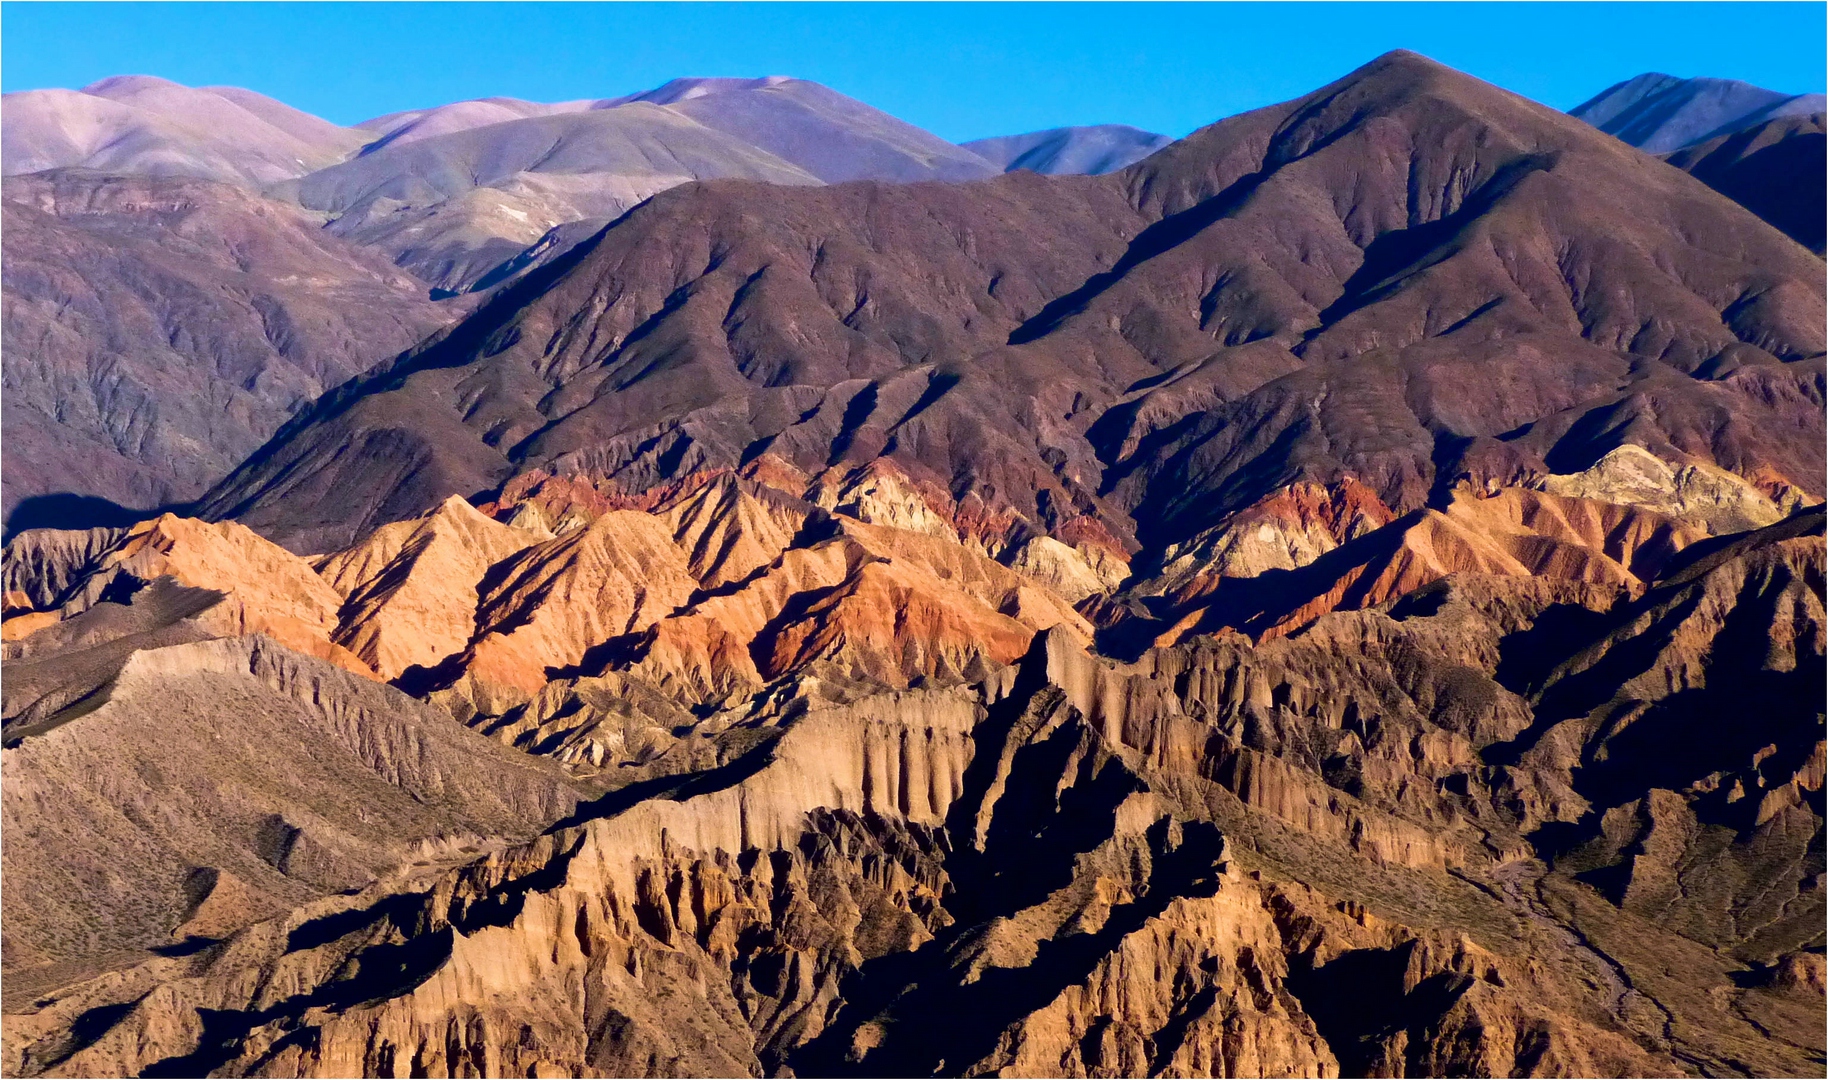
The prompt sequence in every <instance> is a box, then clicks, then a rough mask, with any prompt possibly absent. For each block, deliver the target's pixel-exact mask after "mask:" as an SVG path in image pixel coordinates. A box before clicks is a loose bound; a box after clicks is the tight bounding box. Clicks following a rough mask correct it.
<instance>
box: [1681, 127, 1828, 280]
mask: <svg viewBox="0 0 1828 1080" xmlns="http://www.w3.org/2000/svg"><path fill="white" fill-rule="evenodd" d="M1825 123H1828V117H1824V116H1823V115H1822V114H1821V113H1813V114H1810V115H1807V116H1784V117H1779V118H1777V119H1775V120H1766V121H1765V122H1763V123H1761V124H1754V125H1752V126H1751V127H1748V128H1745V129H1744V130H1742V131H1735V132H1731V133H1729V134H1726V135H1719V136H1716V137H1714V138H1712V139H1708V140H1706V141H1704V142H1699V143H1696V144H1694V145H1693V146H1685V147H1683V148H1682V149H1680V150H1677V151H1675V152H1674V153H1671V154H1668V155H1665V156H1664V159H1663V160H1665V161H1667V162H1669V163H1670V164H1671V165H1674V166H1675V167H1676V168H1678V169H1681V170H1683V171H1684V172H1687V173H1688V174H1689V175H1691V176H1693V177H1695V178H1696V179H1698V180H1700V181H1701V182H1703V183H1705V184H1706V185H1707V186H1708V187H1711V188H1713V189H1714V190H1715V191H1718V192H1719V193H1720V194H1722V195H1725V196H1726V197H1727V198H1729V199H1732V200H1733V201H1734V202H1736V203H1738V204H1739V205H1741V206H1743V207H1745V208H1746V209H1747V210H1750V211H1751V212H1752V213H1754V214H1757V215H1758V216H1759V217H1761V218H1764V219H1765V220H1766V221H1768V222H1770V223H1771V224H1772V225H1775V226H1776V227H1777V228H1778V229H1781V230H1782V231H1783V233H1784V234H1785V235H1786V236H1788V237H1790V239H1792V240H1795V241H1796V242H1797V243H1799V244H1801V245H1803V246H1804V247H1806V248H1808V249H1809V250H1810V251H1813V252H1815V253H1816V254H1817V255H1820V254H1821V253H1822V244H1823V233H1824V225H1823V218H1824V215H1828V210H1824V209H1823V207H1824V206H1825V205H1828V179H1824V177H1828V132H1825V131H1824V124H1825Z"/></svg>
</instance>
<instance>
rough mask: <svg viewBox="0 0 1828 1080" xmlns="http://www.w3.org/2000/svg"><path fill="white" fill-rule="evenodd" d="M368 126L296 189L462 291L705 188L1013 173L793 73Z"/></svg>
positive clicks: (353, 231)
mask: <svg viewBox="0 0 1828 1080" xmlns="http://www.w3.org/2000/svg"><path fill="white" fill-rule="evenodd" d="M358 126H359V128H360V129H361V130H363V131H366V132H369V133H371V134H372V135H373V136H375V138H374V139H373V141H372V142H371V143H370V144H369V145H368V146H367V147H366V148H365V149H364V150H363V152H362V154H361V155H360V156H359V157H356V158H354V159H352V160H350V161H347V162H344V163H342V164H339V165H335V166H332V167H331V168H328V169H325V170H323V171H321V172H319V173H315V174H313V175H311V176H309V177H306V178H304V179H302V180H300V181H299V182H298V183H297V184H296V185H289V186H287V187H285V188H283V189H280V190H281V191H283V192H284V193H286V194H288V195H290V196H292V197H295V198H297V199H298V201H299V202H300V203H302V204H303V205H305V206H307V207H309V208H311V209H314V210H320V211H323V212H325V213H328V214H331V215H333V216H334V217H335V219H336V220H335V223H334V225H333V226H332V227H333V229H334V231H336V232H338V233H339V234H340V235H343V236H347V237H349V238H351V239H354V240H357V241H358V242H361V243H366V244H372V245H375V246H377V247H379V248H381V249H382V250H383V251H386V252H387V253H388V255H389V256H390V257H392V258H393V259H394V260H395V261H396V262H398V263H399V264H400V265H401V266H403V267H406V268H407V269H409V270H411V271H412V272H413V273H415V274H417V275H418V276H420V277H421V278H423V279H425V280H426V281H428V282H431V283H432V284H433V285H434V286H435V287H437V288H438V289H440V290H444V291H449V292H461V291H464V290H466V289H469V288H472V287H474V286H476V285H477V283H478V282H482V281H488V282H490V283H493V282H494V281H496V280H499V279H500V278H501V277H502V276H503V275H504V274H505V273H507V272H509V271H510V270H511V269H512V267H510V266H509V263H510V262H511V260H515V259H516V258H517V257H518V256H521V255H522V253H523V252H526V251H527V250H528V249H529V247H530V246H535V245H537V246H538V247H539V250H540V251H541V252H543V253H545V254H546V255H552V254H556V253H558V252H559V251H562V250H563V248H555V247H554V246H553V245H552V244H551V243H545V244H541V243H540V241H541V240H542V238H546V236H547V234H548V232H549V231H550V230H552V229H554V228H555V227H558V226H568V225H570V226H574V227H571V228H566V229H562V230H561V231H560V232H559V233H558V234H555V235H560V236H569V237H574V238H575V237H577V236H579V235H580V234H581V235H589V233H592V232H595V231H596V230H597V229H598V228H601V227H602V226H603V225H604V224H607V223H608V222H609V220H611V219H612V218H614V217H615V216H617V215H619V214H621V213H622V212H623V211H625V210H627V209H628V208H629V207H631V206H634V205H635V204H636V203H638V202H640V201H641V200H643V199H645V198H647V197H648V196H650V195H653V194H654V193H655V192H658V191H664V190H665V189H667V188H669V187H673V186H675V185H677V184H683V183H685V182H687V181H689V180H712V179H720V178H738V179H746V180H761V181H765V182H768V183H776V184H789V185H795V184H817V183H839V182H842V181H847V180H887V181H895V182H908V181H916V180H974V179H980V178H983V177H988V176H994V175H995V174H996V172H997V170H996V169H995V168H994V167H993V166H991V165H990V164H988V163H987V162H985V161H984V160H983V159H982V158H980V157H978V156H977V155H976V154H973V153H971V152H970V151H968V150H964V149H961V148H959V147H957V146H954V145H952V144H951V143H948V142H946V141H945V140H943V139H941V138H939V137H938V136H936V135H932V134H930V133H928V132H925V131H922V130H921V129H919V128H917V127H914V126H913V125H911V124H907V123H904V122H902V121H900V120H897V119H895V118H894V117H892V116H890V115H888V114H887V113H885V112H882V111H881V110H879V109H873V108H871V107H869V106H868V105H865V104H863V103H862V102H859V101H855V100H852V99H851V98H848V97H845V96H844V95H842V94H839V93H837V92H835V91H833V90H830V89H828V88H826V87H823V86H820V85H819V84H817V83H812V82H806V81H804V80H801V79H786V78H781V77H778V76H777V77H771V78H766V79H675V80H673V81H672V82H669V83H666V84H665V85H663V86H660V87H657V88H655V89H653V90H648V91H644V92H642V93H639V94H630V95H627V96H624V97H619V98H606V99H602V100H594V101H592V100H584V101H571V102H561V103H558V104H542V103H539V102H532V101H521V100H518V99H515V98H488V99H484V100H478V101H460V102H455V103H453V104H450V105H443V106H439V107H437V108H433V109H425V110H418V111H413V112H404V113H394V114H391V115H389V116H383V117H377V118H376V119H373V120H368V121H364V122H363V123H362V124H360V125H358ZM579 222H583V223H587V224H588V225H589V226H590V227H589V228H587V229H580V228H578V227H575V224H576V223H579ZM566 246H568V245H566ZM532 257H533V256H532V255H531V254H530V255H528V256H527V257H526V258H521V259H520V260H519V262H520V263H523V264H524V263H525V262H526V261H527V259H528V258H532Z"/></svg>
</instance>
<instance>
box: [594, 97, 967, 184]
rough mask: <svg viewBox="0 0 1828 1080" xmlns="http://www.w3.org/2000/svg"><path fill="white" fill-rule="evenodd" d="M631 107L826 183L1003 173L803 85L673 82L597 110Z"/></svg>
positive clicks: (964, 152) (877, 114)
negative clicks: (653, 108)
mask: <svg viewBox="0 0 1828 1080" xmlns="http://www.w3.org/2000/svg"><path fill="white" fill-rule="evenodd" d="M632 102H649V103H651V104H655V105H664V106H666V107H667V108H669V109H672V110H673V111H674V112H676V113H678V114H680V115H681V116H686V117H690V118H691V119H693V120H696V121H698V122H699V123H701V124H703V125H705V126H706V127H709V128H715V129H716V130H718V131H722V132H725V133H727V134H730V135H734V136H736V137H738V138H741V139H744V140H747V141H748V142H750V143H752V144H754V145H756V146H759V147H761V148H762V149H764V150H766V151H768V152H769V153H771V154H774V155H775V156H777V157H779V158H781V159H782V160H784V161H790V162H792V163H793V164H795V165H797V166H799V167H800V168H802V169H805V170H806V171H807V172H809V173H811V174H813V175H814V176H816V177H818V178H819V179H821V180H823V181H825V182H826V183H828V184H839V183H843V182H844V181H846V180H892V181H896V182H901V183H907V182H912V181H917V180H979V179H982V178H984V177H987V176H994V175H996V172H997V170H996V169H994V168H991V167H989V166H987V165H986V164H985V163H984V161H983V160H982V159H981V158H980V157H979V156H978V155H976V154H974V153H972V152H971V151H970V150H968V149H962V148H960V147H957V146H954V145H953V144H951V143H949V142H947V141H945V140H944V139H941V138H940V137H939V136H937V135H934V134H932V133H931V132H927V131H923V130H921V129H920V128H917V127H915V126H914V125H913V124H910V123H907V122H906V121H903V120H897V119H896V118H895V117H893V116H890V115H889V114H888V113H885V112H883V111H882V110H880V109H873V108H871V107H870V106H868V105H865V104H864V103H862V102H861V101H857V100H855V99H853V98H848V97H845V96H844V95H843V94H840V93H838V92H837V91H836V90H832V89H830V88H829V87H825V86H821V85H819V84H818V83H815V82H807V81H806V80H804V79H788V78H784V77H782V76H779V75H774V76H770V77H768V78H765V79H674V80H673V81H672V82H669V83H667V84H665V85H664V86H660V87H657V88H655V89H653V90H649V91H646V92H645V93H640V94H631V95H629V96H628V97H623V98H615V99H612V100H610V101H607V102H603V103H602V104H601V105H600V106H599V107H604V108H614V107H616V106H621V105H627V104H630V103H632Z"/></svg>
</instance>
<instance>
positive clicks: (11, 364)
mask: <svg viewBox="0 0 1828 1080" xmlns="http://www.w3.org/2000/svg"><path fill="white" fill-rule="evenodd" d="M3 195H4V201H3V202H0V207H3V208H4V213H5V229H6V254H5V270H4V293H3V296H4V332H5V348H6V371H5V390H6V395H5V424H6V469H5V502H4V505H5V512H6V514H7V515H8V521H9V531H11V530H16V529H18V528H20V527H30V526H32V525H37V524H52V523H55V524H68V523H70V518H69V516H68V515H67V514H63V513H57V512H44V513H34V512H33V511H32V507H31V506H29V505H28V506H27V508H26V511H27V512H26V513H25V515H24V516H23V517H22V518H21V519H20V520H14V519H13V517H12V515H13V514H14V512H15V510H17V509H18V508H19V507H20V506H21V505H22V504H24V503H25V502H26V501H27V500H34V499H42V498H43V497H45V496H54V495H57V494H59V493H75V494H79V495H83V496H88V497H91V498H101V499H107V500H111V501H113V502H115V503H118V504H120V505H122V506H125V507H130V508H133V509H145V508H151V507H158V506H161V505H164V504H168V503H174V502H186V501H189V500H191V499H194V498H196V497H197V496H198V495H200V494H202V493H203V491H204V490H205V489H206V488H208V487H209V486H210V485H211V484H213V483H215V482H216V481H217V480H219V479H221V478H222V477H223V476H224V475H226V474H227V473H228V472H229V470H231V469H232V468H234V466H235V465H236V464H237V463H238V462H240V461H241V460H242V459H243V458H244V457H246V456H247V455H248V453H249V452H251V451H252V450H254V449H255V448H257V447H258V446H259V445H260V444H261V443H262V442H264V441H265V440H266V439H267V438H268V437H269V436H271V435H272V434H273V432H274V431H275V430H276V429H277V428H278V427H279V425H280V424H281V423H283V422H284V421H285V419H286V418H287V417H288V416H290V415H291V414H292V413H294V412H295V411H297V410H298V409H299V408H301V407H303V406H305V405H306V404H308V403H310V402H311V401H312V400H313V399H315V398H316V397H318V396H319V395H320V394H322V393H324V392H325V391H326V390H328V389H330V388H332V387H335V386H336V385H338V384H339V383H341V382H343V381H344V380H346V379H348V378H350V377H351V376H353V375H355V374H357V373H359V372H361V371H364V370H367V369H368V368H369V367H370V366H372V365H373V364H375V363H376V362H378V361H381V360H383V359H385V358H387V357H389V356H391V355H392V354H394V353H396V352H398V351H400V350H401V349H404V348H406V347H407V346H409V345H411V344H413V343H414V342H416V341H418V340H419V339H421V338H422V337H424V336H425V335H426V334H427V333H429V332H431V331H432V330H434V329H436V328H437V327H438V326H440V325H441V324H443V323H444V322H446V321H448V320H449V319H450V318H451V317H452V314H453V312H451V311H450V310H448V309H442V308H440V307H438V306H436V305H434V304H432V303H430V302H429V301H427V300H426V299H425V298H424V295H425V294H424V291H423V287H422V286H420V285H418V284H417V283H415V282H414V281H413V280H412V279H411V278H409V277H407V276H406V275H404V274H402V273H401V272H399V271H398V270H396V269H394V268H393V267H392V266H390V265H388V263H387V262H386V261H385V260H384V259H381V258H378V257H376V256H374V255H372V254H370V253H367V252H364V251H362V250H361V249H359V248H356V247H354V246H352V245H350V244H347V243H345V242H343V241H340V240H337V239H336V238H334V237H331V236H328V235H326V234H325V233H324V232H323V231H322V230H321V228H320V225H321V222H320V221H317V220H314V219H312V218H311V217H310V216H309V215H307V214H305V213H302V212H300V211H299V210H298V209H297V208H295V207H288V206H286V205H284V204H281V203H277V202H273V201H271V200H268V199H263V198H261V197H260V196H258V195H255V194H253V193H252V192H250V191H248V190H246V189H244V188H241V187H237V186H234V185H230V184H226V183H217V182H214V181H209V180H200V179H189V178H180V177H162V178H153V177H121V176H109V175H105V174H100V173H90V172H85V171H80V170H55V171H51V172H43V173H37V174H34V175H31V176H9V177H7V178H6V181H5V186H4V189H3ZM39 505H40V508H41V509H42V510H46V511H56V510H58V505H57V504H56V502H55V501H53V503H52V504H39Z"/></svg>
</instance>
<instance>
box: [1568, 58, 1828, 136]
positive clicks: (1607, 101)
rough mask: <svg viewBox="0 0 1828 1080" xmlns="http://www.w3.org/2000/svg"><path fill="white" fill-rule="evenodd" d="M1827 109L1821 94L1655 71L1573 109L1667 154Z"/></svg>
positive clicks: (1614, 132) (1826, 100) (1598, 124)
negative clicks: (1754, 127) (1708, 140)
mask: <svg viewBox="0 0 1828 1080" xmlns="http://www.w3.org/2000/svg"><path fill="white" fill-rule="evenodd" d="M1824 109H1828V98H1824V97H1823V96H1822V95H1821V94H1782V93H1778V92H1777V91H1775V90H1765V89H1763V88H1761V87H1757V86H1753V85H1752V84H1751V83H1744V82H1739V81H1737V80H1734V79H1678V78H1676V77H1675V76H1674V75H1663V74H1659V73H1657V72H1650V73H1647V74H1644V75H1639V76H1638V77H1637V78H1635V79H1627V80H1626V81H1624V82H1622V83H1619V84H1618V85H1616V86H1612V87H1608V88H1607V89H1606V90H1604V91H1602V92H1601V93H1600V94H1599V95H1598V96H1596V97H1594V98H1593V99H1592V100H1590V101H1587V102H1584V103H1582V104H1580V105H1577V106H1575V107H1574V108H1572V109H1570V110H1568V112H1569V114H1570V115H1572V116H1576V117H1579V118H1580V119H1582V120H1585V121H1586V122H1587V123H1589V124H1592V125H1593V126H1594V127H1596V128H1599V129H1600V130H1601V131H1604V132H1606V133H1607V134H1608V135H1616V136H1618V137H1619V138H1620V139H1623V140H1624V141H1626V142H1628V143H1630V144H1631V145H1633V146H1635V147H1637V148H1638V149H1640V150H1646V151H1649V152H1650V153H1653V154H1666V153H1668V152H1670V151H1671V150H1678V149H1681V148H1682V147H1684V146H1689V145H1691V144H1693V143H1697V142H1701V141H1703V140H1705V139H1711V138H1715V137H1716V136H1720V135H1727V134H1731V133H1732V132H1735V131H1739V130H1742V129H1744V128H1748V127H1751V126H1752V125H1754V124H1758V123H1762V122H1763V121H1766V120H1773V119H1776V118H1778V117H1783V116H1799V115H1807V114H1809V113H1819V112H1822V111H1824Z"/></svg>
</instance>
